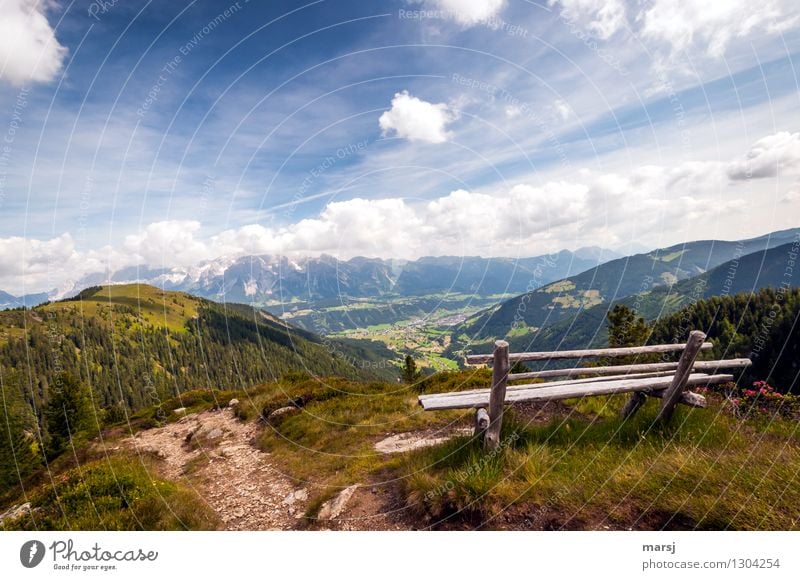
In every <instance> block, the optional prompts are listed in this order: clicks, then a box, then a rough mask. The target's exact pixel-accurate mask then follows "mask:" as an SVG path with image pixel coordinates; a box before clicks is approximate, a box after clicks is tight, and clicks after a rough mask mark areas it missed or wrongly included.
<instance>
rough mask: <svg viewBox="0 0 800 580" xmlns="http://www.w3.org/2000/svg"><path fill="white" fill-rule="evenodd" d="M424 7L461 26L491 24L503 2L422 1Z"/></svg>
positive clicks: (475, 0)
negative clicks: (441, 13) (439, 12)
mask: <svg viewBox="0 0 800 580" xmlns="http://www.w3.org/2000/svg"><path fill="white" fill-rule="evenodd" d="M424 4H425V7H426V8H428V9H430V10H439V11H441V12H443V13H445V14H446V15H447V16H448V17H450V18H452V19H453V20H455V21H456V22H458V23H459V24H461V25H462V26H465V27H468V26H474V25H476V24H481V23H487V22H488V23H491V21H492V20H493V19H495V18H497V15H498V14H499V13H500V11H501V10H502V9H503V8H504V7H505V5H506V2H505V0H424Z"/></svg>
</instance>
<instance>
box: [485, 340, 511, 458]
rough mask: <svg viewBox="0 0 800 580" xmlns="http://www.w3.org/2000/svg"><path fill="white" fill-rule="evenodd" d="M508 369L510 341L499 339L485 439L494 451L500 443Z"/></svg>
mask: <svg viewBox="0 0 800 580" xmlns="http://www.w3.org/2000/svg"><path fill="white" fill-rule="evenodd" d="M508 369H509V364H508V343H507V342H506V341H505V340H498V341H496V342H495V343H494V356H493V363H492V390H491V391H490V393H489V427H488V428H487V429H486V435H485V436H484V440H483V441H484V446H485V447H486V449H488V450H489V451H494V450H495V449H497V448H498V446H499V445H500V428H501V427H502V426H503V406H504V405H505V402H506V383H507V382H508Z"/></svg>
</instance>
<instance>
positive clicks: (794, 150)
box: [728, 131, 800, 180]
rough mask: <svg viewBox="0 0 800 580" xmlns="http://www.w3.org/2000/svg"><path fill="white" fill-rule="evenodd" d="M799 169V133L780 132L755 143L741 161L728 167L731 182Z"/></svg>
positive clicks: (772, 175) (773, 175) (771, 175)
mask: <svg viewBox="0 0 800 580" xmlns="http://www.w3.org/2000/svg"><path fill="white" fill-rule="evenodd" d="M797 167H800V133H789V132H788V131H780V132H778V133H775V134H774V135H769V136H767V137H764V138H763V139H759V140H758V141H756V142H755V143H754V144H753V146H752V147H751V148H750V150H749V151H748V152H747V153H746V154H745V155H744V157H743V158H742V159H739V160H737V161H734V162H732V163H730V164H729V165H728V177H730V178H731V179H733V180H745V179H762V178H765V177H775V176H776V175H779V174H780V173H782V172H787V171H790V170H792V169H795V168H797Z"/></svg>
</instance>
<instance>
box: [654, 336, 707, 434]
mask: <svg viewBox="0 0 800 580" xmlns="http://www.w3.org/2000/svg"><path fill="white" fill-rule="evenodd" d="M705 339H706V335H705V333H703V332H701V331H699V330H693V331H692V332H690V333H689V339H688V340H687V341H686V348H685V349H683V353H681V358H680V360H678V368H677V369H675V376H674V377H673V379H672V384H670V386H669V387H667V390H666V391H664V396H663V397H662V398H661V409H659V411H658V416H657V417H656V420H658V421H662V422H664V423H666V422H667V421H669V420H670V419H671V418H672V412H673V411H674V410H675V405H677V404H678V402H679V401H680V400H681V397H682V395H683V391H684V390H685V389H686V381H687V380H688V379H689V375H690V374H691V373H692V368H693V367H694V360H695V359H696V358H697V354H698V353H699V352H700V347H701V346H702V345H703V341H704V340H705Z"/></svg>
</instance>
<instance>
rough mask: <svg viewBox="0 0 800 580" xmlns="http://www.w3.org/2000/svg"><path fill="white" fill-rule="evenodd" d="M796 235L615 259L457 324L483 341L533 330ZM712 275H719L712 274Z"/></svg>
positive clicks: (463, 333) (464, 334) (676, 283)
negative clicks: (514, 332)
mask: <svg viewBox="0 0 800 580" xmlns="http://www.w3.org/2000/svg"><path fill="white" fill-rule="evenodd" d="M797 239H800V228H795V229H791V230H784V231H781V232H774V233H772V234H768V235H765V236H759V237H757V238H751V239H747V240H740V241H733V242H728V241H718V240H702V241H697V242H688V243H685V244H678V245H675V246H671V247H669V248H663V249H659V250H654V251H652V252H649V253H647V254H637V255H634V256H628V257H626V258H620V259H617V260H612V261H610V262H606V263H604V264H601V265H598V266H597V267H595V268H592V269H590V270H587V271H585V272H582V273H580V274H578V275H576V276H572V277H569V278H565V279H564V280H559V281H556V282H553V283H551V284H548V285H546V286H544V287H542V288H539V289H537V290H533V291H531V292H527V293H525V294H522V295H520V296H517V297H515V298H512V299H510V300H507V301H505V302H503V303H501V304H499V305H498V306H496V307H493V308H490V309H487V310H485V311H483V312H481V313H478V314H477V315H475V316H473V317H472V318H470V319H468V320H467V321H465V322H464V324H462V325H461V326H460V327H458V328H457V330H456V332H455V335H456V336H460V337H461V340H462V341H463V340H464V339H467V338H468V339H469V340H472V341H475V340H477V341H481V340H488V339H491V338H494V337H503V336H508V335H509V334H510V333H512V331H516V332H517V333H524V329H528V331H533V330H535V329H540V328H543V327H547V326H551V325H554V324H557V323H559V321H561V320H562V319H572V318H573V317H574V316H575V315H576V314H577V313H578V312H582V311H584V312H587V311H590V310H592V309H593V308H594V307H596V306H599V305H602V304H604V303H613V302H616V301H624V299H625V298H626V297H629V296H634V295H642V294H643V293H648V292H660V291H662V290H656V289H657V288H661V289H667V288H670V287H676V288H679V289H682V288H683V286H680V284H681V281H688V280H689V279H693V278H695V277H696V276H700V275H703V274H705V273H706V272H709V271H712V270H714V269H715V268H717V267H719V266H720V265H721V264H723V263H725V262H728V261H731V260H739V259H742V258H744V257H745V256H748V255H751V254H754V253H757V252H764V251H765V250H769V249H772V248H776V247H777V246H781V245H785V244H787V243H788V244H791V243H793V242H794V241H796V240H797ZM759 259H760V258H759ZM748 263H749V262H748ZM737 268H738V269H739V270H741V271H743V272H744V271H745V270H746V269H747V267H743V266H742V265H739V266H738V267H737ZM720 275H721V274H719V273H715V274H714V276H720ZM740 279H742V278H740ZM709 280H716V278H713V277H709ZM687 284H688V282H687ZM737 284H738V283H737ZM738 287H739V286H737V288H738ZM521 329H522V330H521Z"/></svg>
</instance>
